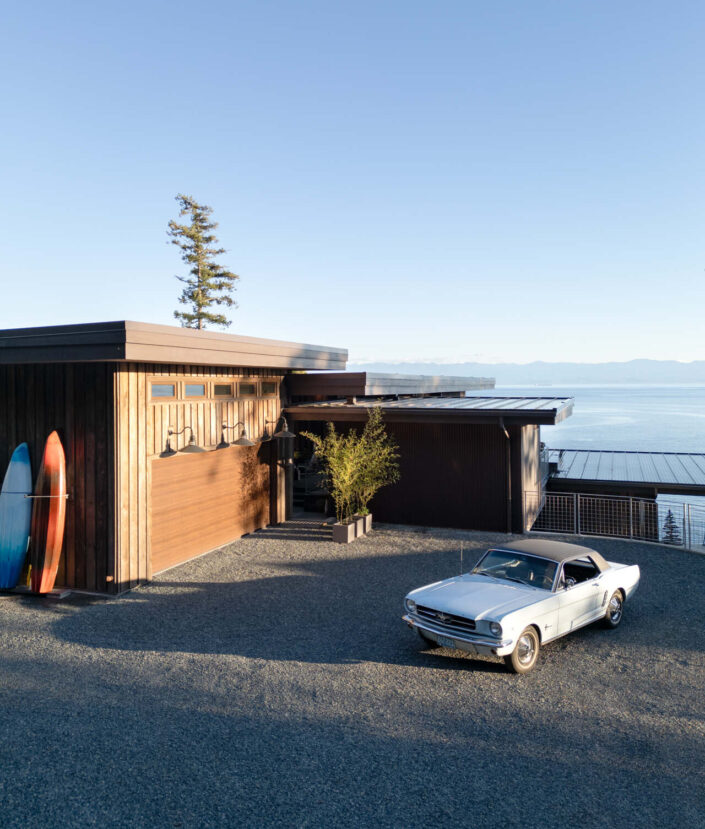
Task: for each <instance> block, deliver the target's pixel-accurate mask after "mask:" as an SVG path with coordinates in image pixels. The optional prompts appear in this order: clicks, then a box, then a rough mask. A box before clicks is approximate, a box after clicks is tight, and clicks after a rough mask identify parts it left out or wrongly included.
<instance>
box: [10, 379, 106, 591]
mask: <svg viewBox="0 0 705 829" xmlns="http://www.w3.org/2000/svg"><path fill="white" fill-rule="evenodd" d="M111 378H112V366H111V365H109V364H105V363H75V364H65V363H60V364H59V363H48V364H45V365H21V366H11V365H8V366H0V471H1V472H2V473H4V470H5V468H6V467H7V463H8V462H9V460H10V456H11V454H12V452H13V450H14V448H15V447H16V446H17V444H19V443H22V442H23V441H26V442H27V443H28V445H29V451H30V458H31V462H32V474H33V476H34V478H35V479H36V476H37V473H38V471H39V464H40V462H41V458H42V453H43V451H44V443H45V441H46V439H47V436H48V435H49V433H50V432H51V431H53V430H54V429H56V431H57V432H58V433H59V437H60V438H61V442H62V444H63V446H64V451H65V454H66V478H67V489H68V493H69V499H68V501H67V504H66V528H65V532H64V545H63V549H62V553H61V559H60V564H59V571H58V573H57V585H58V586H65V587H73V588H76V589H83V590H91V591H98V592H104V591H106V589H109V588H110V585H108V584H106V581H105V576H106V574H107V572H108V568H109V566H110V560H111V557H112V537H111V532H110V530H109V527H110V525H111V524H112V520H113V502H112V498H111V496H110V493H109V492H108V489H107V482H108V481H109V479H110V478H112V475H113V456H112V453H111V451H110V445H109V436H108V433H109V431H110V430H111V429H112V426H111V424H112V393H111V392H112V380H111Z"/></svg>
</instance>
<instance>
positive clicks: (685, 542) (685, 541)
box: [683, 504, 690, 550]
mask: <svg viewBox="0 0 705 829" xmlns="http://www.w3.org/2000/svg"><path fill="white" fill-rule="evenodd" d="M687 515H688V509H687V504H683V547H685V549H686V550H689V549H690V545H689V544H688V523H687Z"/></svg>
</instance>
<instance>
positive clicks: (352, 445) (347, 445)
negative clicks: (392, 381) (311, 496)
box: [302, 408, 399, 544]
mask: <svg viewBox="0 0 705 829" xmlns="http://www.w3.org/2000/svg"><path fill="white" fill-rule="evenodd" d="M302 434H303V435H304V437H306V438H308V439H309V440H310V441H312V443H313V445H314V447H315V451H316V455H317V456H318V458H319V460H320V461H321V462H322V464H323V467H324V469H325V472H326V477H327V482H328V491H329V492H330V495H331V497H332V499H333V502H334V504H335V514H336V518H337V519H338V520H337V522H336V523H335V524H333V540H334V541H338V542H341V543H344V544H349V543H350V542H351V541H353V540H354V539H355V538H356V537H358V536H360V535H364V534H365V533H367V532H369V530H370V529H371V527H372V514H371V513H370V509H369V504H370V501H371V500H372V498H373V497H374V495H375V493H377V492H378V491H379V489H381V487H383V486H386V485H387V484H391V483H394V482H396V481H398V480H399V463H398V458H399V455H398V454H397V446H396V445H395V444H394V443H393V441H392V440H391V439H390V438H389V436H388V435H387V433H386V431H385V428H384V423H383V421H382V412H381V410H380V409H378V408H372V409H371V410H370V414H369V417H368V420H367V423H366V424H365V428H364V429H363V431H362V434H361V435H358V434H357V431H355V430H354V429H351V430H350V431H349V432H347V433H346V434H338V433H337V432H336V431H335V426H334V425H333V424H332V423H329V424H328V428H327V432H326V434H325V435H324V436H323V437H321V436H319V435H314V434H312V433H310V432H303V433H302Z"/></svg>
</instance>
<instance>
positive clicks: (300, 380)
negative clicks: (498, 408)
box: [287, 371, 495, 399]
mask: <svg viewBox="0 0 705 829" xmlns="http://www.w3.org/2000/svg"><path fill="white" fill-rule="evenodd" d="M287 384H288V389H289V393H290V394H292V395H296V396H297V397H304V396H306V395H310V396H311V398H312V399H313V398H314V397H316V396H323V395H327V396H330V397H374V396H378V397H381V396H385V395H395V394H400V395H409V394H450V393H458V394H459V393H462V392H466V391H471V390H473V389H493V388H494V385H495V381H494V378H493V377H449V376H446V375H430V374H387V373H382V372H369V371H339V372H326V373H322V374H292V375H291V376H290V377H289V378H288V380H287Z"/></svg>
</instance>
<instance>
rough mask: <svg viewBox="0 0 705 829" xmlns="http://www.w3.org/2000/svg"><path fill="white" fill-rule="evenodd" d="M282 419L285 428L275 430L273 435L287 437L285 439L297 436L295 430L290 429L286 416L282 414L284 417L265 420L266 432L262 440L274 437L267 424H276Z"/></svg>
mask: <svg viewBox="0 0 705 829" xmlns="http://www.w3.org/2000/svg"><path fill="white" fill-rule="evenodd" d="M280 420H281V421H282V422H283V423H284V428H283V429H281V430H280V431H279V432H275V433H274V435H273V436H274V437H275V438H285V439H286V438H295V437H296V435H295V434H294V433H293V432H290V431H289V427H288V426H287V423H286V418H285V417H284V416H283V415H282V417H279V418H277V420H265V422H264V423H265V426H264V434H263V435H262V441H265V440H271V439H272V435H270V434H269V431H268V429H267V426H268V425H269V424H270V423H274V424H276V423H279V421H280Z"/></svg>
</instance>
